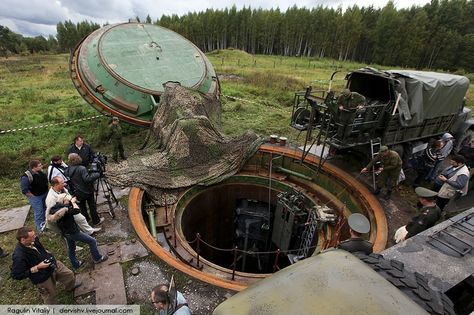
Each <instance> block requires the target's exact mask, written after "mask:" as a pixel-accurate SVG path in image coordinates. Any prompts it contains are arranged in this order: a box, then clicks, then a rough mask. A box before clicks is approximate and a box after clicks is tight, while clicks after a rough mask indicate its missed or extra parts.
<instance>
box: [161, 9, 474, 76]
mask: <svg viewBox="0 0 474 315" xmlns="http://www.w3.org/2000/svg"><path fill="white" fill-rule="evenodd" d="M156 24H159V25H161V26H164V27H167V28H169V29H172V30H174V31H176V32H177V33H180V34H182V35H183V36H185V37H186V38H188V39H189V40H191V41H192V42H193V43H195V44H196V45H197V46H198V47H199V48H201V49H202V50H203V51H205V52H208V51H212V50H215V49H225V48H230V47H232V48H237V49H241V50H244V51H247V52H249V53H251V54H272V55H284V56H306V57H315V58H325V57H329V58H334V59H336V60H340V61H347V60H350V61H357V62H362V63H367V64H382V65H389V66H402V67H412V68H418V69H446V70H457V69H464V70H465V71H470V72H471V71H474V1H472V0H471V1H468V0H441V1H439V0H432V1H431V3H429V4H426V5H425V6H422V7H416V6H413V7H411V8H407V9H397V8H396V7H395V5H394V3H393V2H391V1H390V2H388V3H387V5H386V6H385V7H383V8H380V9H376V8H374V7H372V6H369V7H358V6H353V7H351V8H348V9H346V10H345V11H343V10H342V9H341V8H337V9H332V8H327V7H322V6H319V7H315V8H311V9H308V8H297V7H292V8H289V9H288V10H286V11H285V12H282V11H280V10H279V9H271V10H263V9H251V8H245V7H244V8H243V9H241V10H237V9H236V7H235V6H234V7H232V8H230V9H224V10H213V9H208V10H206V11H203V12H198V13H188V14H186V15H184V16H181V17H180V16H177V15H171V16H166V15H165V16H162V17H161V18H160V19H158V20H157V21H156Z"/></svg>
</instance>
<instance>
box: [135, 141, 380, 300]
mask: <svg viewBox="0 0 474 315" xmlns="http://www.w3.org/2000/svg"><path fill="white" fill-rule="evenodd" d="M259 151H261V152H264V153H272V154H281V155H284V156H287V157H291V158H295V159H299V158H301V152H300V151H297V150H294V149H290V148H288V147H280V146H274V145H266V144H264V145H262V146H260V148H259ZM304 162H305V163H309V164H313V165H318V163H319V158H318V157H316V156H314V155H308V156H307V157H306V158H305V161H304ZM324 171H325V172H326V173H328V174H330V175H332V176H333V177H334V178H337V179H338V180H339V181H340V182H342V183H343V184H344V185H347V186H348V187H350V188H351V191H352V192H353V193H354V194H356V195H357V196H358V200H360V201H361V202H363V203H364V204H365V208H366V209H370V210H371V212H372V214H373V215H374V220H375V222H376V227H377V230H376V236H375V240H374V251H375V252H379V251H381V250H383V249H384V248H385V246H386V243H387V234H388V225H387V219H386V217H385V214H384V211H383V208H382V206H381V205H380V203H379V202H378V200H377V199H376V198H375V196H374V195H373V194H372V193H371V192H370V191H369V190H368V188H367V187H365V186H364V185H363V184H362V183H360V182H358V181H357V180H356V179H355V178H353V177H352V176H350V175H349V174H347V173H346V172H344V171H342V170H341V169H339V168H338V167H336V166H333V165H330V164H325V167H324ZM143 196H144V190H142V189H140V188H136V187H134V188H132V189H131V191H130V194H129V202H128V211H129V217H130V221H131V223H132V225H133V227H134V229H135V231H136V233H137V235H138V237H139V238H140V239H141V240H142V241H143V243H144V244H145V246H146V247H147V248H148V249H149V250H150V251H151V252H152V253H153V254H155V255H156V256H158V257H159V258H160V259H162V260H163V261H164V262H166V263H167V264H169V265H171V266H172V267H174V268H176V269H178V270H179V271H181V272H184V273H186V274H188V275H189V276H191V277H194V278H196V279H198V280H201V281H204V282H207V283H209V284H212V285H215V286H219V287H222V288H225V289H229V290H233V291H241V290H243V289H245V288H246V287H247V286H248V284H246V283H242V282H239V281H233V280H227V279H222V278H220V277H217V276H214V275H212V274H208V273H204V272H201V271H200V270H198V269H196V268H195V267H192V266H190V265H188V264H186V263H184V262H182V261H181V260H179V258H176V257H175V256H173V255H172V254H171V253H170V252H169V251H168V250H166V249H164V248H163V247H162V246H160V245H159V244H158V242H157V241H156V240H155V238H154V237H153V235H152V234H151V233H150V231H149V230H148V228H147V225H146V223H145V220H144V218H143V215H142V199H143Z"/></svg>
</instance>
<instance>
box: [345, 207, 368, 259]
mask: <svg viewBox="0 0 474 315" xmlns="http://www.w3.org/2000/svg"><path fill="white" fill-rule="evenodd" d="M347 221H348V223H349V233H350V234H351V238H350V239H347V240H345V241H343V242H341V243H340V244H339V246H338V248H341V249H343V250H346V251H348V252H350V253H355V252H363V253H365V254H366V255H369V254H371V253H372V251H373V249H372V247H373V245H372V243H370V242H368V241H366V240H364V239H363V238H362V234H365V233H368V232H369V231H370V223H369V220H368V219H367V218H366V217H365V216H364V215H362V214H360V213H353V214H351V215H350V216H349V218H348V220H347Z"/></svg>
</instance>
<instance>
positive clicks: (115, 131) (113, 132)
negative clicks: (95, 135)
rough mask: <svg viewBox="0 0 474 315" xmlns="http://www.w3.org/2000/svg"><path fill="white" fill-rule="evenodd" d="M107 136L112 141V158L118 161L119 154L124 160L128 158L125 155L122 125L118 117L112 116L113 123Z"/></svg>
mask: <svg viewBox="0 0 474 315" xmlns="http://www.w3.org/2000/svg"><path fill="white" fill-rule="evenodd" d="M107 137H108V138H109V142H111V143H112V147H113V155H112V159H113V160H114V161H115V162H118V156H119V154H120V158H121V159H122V160H126V159H127V158H126V157H125V154H124V150H123V143H122V127H120V121H119V119H118V117H115V116H114V117H112V123H111V124H110V125H109V130H108V133H107Z"/></svg>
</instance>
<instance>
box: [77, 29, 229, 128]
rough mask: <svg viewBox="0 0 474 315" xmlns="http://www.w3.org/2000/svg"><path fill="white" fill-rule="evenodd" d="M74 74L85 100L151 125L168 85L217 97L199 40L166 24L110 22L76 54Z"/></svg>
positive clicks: (104, 110)
mask: <svg viewBox="0 0 474 315" xmlns="http://www.w3.org/2000/svg"><path fill="white" fill-rule="evenodd" d="M69 73H70V76H71V79H72V81H73V83H74V86H75V87H76V89H77V90H78V92H79V94H80V95H81V96H82V97H83V98H84V100H85V101H86V102H87V103H89V104H90V105H92V106H93V107H94V108H95V109H97V110H98V111H99V112H101V113H104V114H107V115H112V116H117V117H118V118H120V119H121V120H123V121H126V122H129V123H131V124H135V125H139V126H145V127H147V126H149V125H150V124H151V121H152V118H153V115H154V114H155V112H156V111H157V109H158V108H159V106H160V97H161V95H162V94H163V92H164V88H163V84H164V83H166V82H177V83H179V84H181V85H182V86H185V87H188V88H191V89H193V90H197V91H200V92H202V93H204V94H209V95H214V96H217V95H218V94H219V90H220V89H219V82H218V79H217V76H216V73H215V72H214V69H213V67H212V65H211V63H210V62H209V60H208V59H207V57H206V56H205V55H204V53H203V52H202V51H201V50H199V48H197V47H196V46H195V45H194V44H193V43H191V42H190V41H188V40H187V39H185V38H184V37H182V36H181V35H179V34H177V33H175V32H173V31H171V30H168V29H166V28H163V27H160V26H157V25H153V24H144V23H122V24H114V25H107V26H104V27H102V28H100V29H98V30H96V31H94V32H93V33H92V34H90V35H89V36H87V37H86V38H84V40H82V41H81V42H80V43H79V44H78V45H77V47H76V48H75V49H74V51H73V52H72V54H71V58H70V63H69Z"/></svg>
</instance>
